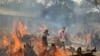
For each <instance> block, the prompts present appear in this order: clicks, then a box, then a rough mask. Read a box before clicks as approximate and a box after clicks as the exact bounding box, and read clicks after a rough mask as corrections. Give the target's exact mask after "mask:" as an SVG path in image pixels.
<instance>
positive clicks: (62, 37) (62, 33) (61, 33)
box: [58, 27, 66, 49]
mask: <svg viewBox="0 0 100 56" xmlns="http://www.w3.org/2000/svg"><path fill="white" fill-rule="evenodd" d="M58 37H59V40H60V42H61V46H63V48H64V49H65V37H66V28H65V27H63V28H62V29H61V30H60V31H59V32H58Z"/></svg>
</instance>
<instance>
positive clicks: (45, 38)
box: [42, 29, 49, 48]
mask: <svg viewBox="0 0 100 56" xmlns="http://www.w3.org/2000/svg"><path fill="white" fill-rule="evenodd" d="M48 32H49V31H48V30H47V29H46V30H44V32H43V36H42V43H43V45H44V46H45V47H46V48H47V46H48V42H47V36H48V35H49V33H48Z"/></svg>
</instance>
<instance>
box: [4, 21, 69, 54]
mask: <svg viewBox="0 0 100 56" xmlns="http://www.w3.org/2000/svg"><path fill="white" fill-rule="evenodd" d="M16 24H17V25H16ZM16 24H15V25H14V28H13V30H12V32H11V38H12V41H13V43H12V44H11V43H10V40H9V39H8V38H7V35H6V32H4V33H5V34H4V36H3V44H4V48H5V47H6V46H10V48H9V49H8V50H7V53H6V54H7V56H25V54H28V53H33V52H34V51H33V50H35V53H36V55H37V56H49V55H50V54H52V53H50V52H52V51H50V50H47V49H46V47H45V46H44V45H43V43H42V40H41V39H36V40H35V39H34V40H33V41H30V42H31V45H32V44H33V45H34V48H32V47H31V46H30V45H27V42H23V41H22V40H21V39H22V38H23V37H24V36H25V35H26V34H27V31H26V30H27V27H26V26H25V25H23V24H22V23H21V22H17V23H16ZM40 29H41V30H42V31H43V30H45V29H47V27H46V26H45V25H43V26H42V27H40ZM16 30H17V31H16ZM38 37H39V36H38ZM40 38H41V37H40ZM23 43H24V45H23ZM25 44H26V45H25ZM68 52H69V51H67V50H62V49H61V48H58V47H57V48H56V49H55V50H53V53H54V54H53V56H68V54H69V53H68ZM9 53H10V54H9ZM28 55H31V54H28ZM26 56H27V55H26Z"/></svg>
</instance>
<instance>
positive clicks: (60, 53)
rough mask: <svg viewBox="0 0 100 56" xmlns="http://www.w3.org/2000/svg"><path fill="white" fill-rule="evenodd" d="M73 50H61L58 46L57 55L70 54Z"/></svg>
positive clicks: (68, 55)
mask: <svg viewBox="0 0 100 56" xmlns="http://www.w3.org/2000/svg"><path fill="white" fill-rule="evenodd" d="M70 54H71V52H70V51H69V50H61V48H59V47H57V48H56V51H55V56H70Z"/></svg>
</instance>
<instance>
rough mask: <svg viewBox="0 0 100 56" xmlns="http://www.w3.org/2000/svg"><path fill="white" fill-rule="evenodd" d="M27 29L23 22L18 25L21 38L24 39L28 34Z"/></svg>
mask: <svg viewBox="0 0 100 56" xmlns="http://www.w3.org/2000/svg"><path fill="white" fill-rule="evenodd" d="M26 30H27V27H26V26H25V25H23V24H22V23H21V22H19V23H18V31H19V33H20V36H21V37H23V36H24V35H25V34H26Z"/></svg>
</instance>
